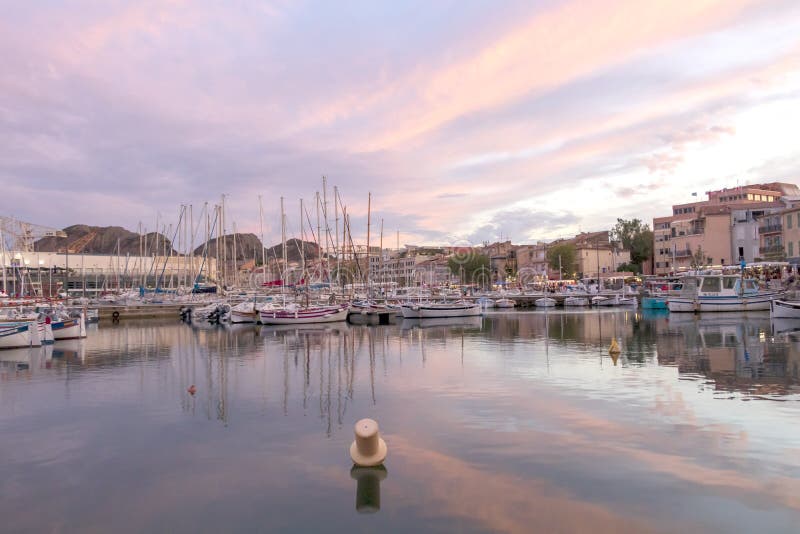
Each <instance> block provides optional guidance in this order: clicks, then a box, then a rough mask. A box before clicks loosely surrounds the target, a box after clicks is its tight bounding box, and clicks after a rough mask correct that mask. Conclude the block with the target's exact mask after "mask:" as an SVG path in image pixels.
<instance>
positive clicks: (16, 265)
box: [0, 250, 218, 296]
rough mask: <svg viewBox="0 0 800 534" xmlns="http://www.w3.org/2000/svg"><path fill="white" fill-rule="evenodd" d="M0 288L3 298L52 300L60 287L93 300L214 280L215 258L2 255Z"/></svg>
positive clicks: (12, 252) (62, 254) (215, 270)
mask: <svg viewBox="0 0 800 534" xmlns="http://www.w3.org/2000/svg"><path fill="white" fill-rule="evenodd" d="M0 266H2V273H0V284H2V289H3V290H4V291H5V292H6V293H8V294H12V295H13V294H25V295H33V294H37V295H47V296H54V295H55V294H56V293H58V292H60V291H62V288H63V286H64V283H66V284H67V288H68V290H69V292H70V293H71V294H80V295H86V296H94V295H96V294H98V293H102V292H104V291H111V290H116V289H123V288H131V287H133V288H138V287H139V286H141V285H142V284H144V285H145V286H146V287H155V286H156V285H158V286H159V287H163V288H177V287H179V286H184V287H188V286H191V285H193V284H194V281H195V279H196V278H197V275H198V274H199V273H200V269H201V266H202V273H203V277H204V278H205V279H208V280H216V279H217V274H218V273H217V262H216V259H215V258H205V259H203V258H202V257H199V256H166V257H165V256H144V257H143V256H121V255H116V254H64V253H61V252H17V251H5V250H4V251H3V252H2V253H1V254H0Z"/></svg>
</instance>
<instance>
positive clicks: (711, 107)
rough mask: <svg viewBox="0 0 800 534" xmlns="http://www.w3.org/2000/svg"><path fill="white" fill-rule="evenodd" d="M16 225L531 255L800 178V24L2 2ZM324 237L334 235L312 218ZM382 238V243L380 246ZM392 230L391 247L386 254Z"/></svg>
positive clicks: (718, 9)
mask: <svg viewBox="0 0 800 534" xmlns="http://www.w3.org/2000/svg"><path fill="white" fill-rule="evenodd" d="M0 4H3V16H2V17H0V53H2V58H3V66H2V69H0V137H1V138H2V140H3V142H2V143H0V182H1V183H2V193H0V198H1V199H2V202H1V203H0V213H2V214H3V215H10V216H14V217H18V218H20V219H23V220H26V221H30V222H35V223H38V224H43V225H48V226H54V227H59V228H61V227H65V226H68V225H71V224H78V223H83V224H91V225H99V226H105V225H112V224H114V225H121V226H124V227H126V228H128V229H130V230H136V229H137V227H138V224H139V222H140V221H141V223H142V224H143V225H144V226H145V227H147V228H148V229H149V230H152V229H154V226H155V222H156V217H157V216H158V217H159V220H161V221H163V220H166V221H168V223H169V222H174V221H175V220H176V219H177V213H178V211H179V209H180V205H182V204H193V205H194V206H195V210H196V211H199V209H200V207H201V206H202V204H203V203H204V202H206V201H207V202H210V203H217V202H219V201H220V197H221V195H222V194H225V195H226V204H227V207H228V221H229V224H228V230H229V231H231V230H232V224H233V222H234V221H235V222H236V225H237V229H238V230H239V231H252V232H254V233H258V226H259V224H258V219H259V217H258V212H259V206H258V195H262V197H263V204H264V212H265V224H266V226H267V234H268V236H267V239H266V241H267V242H268V244H271V243H273V242H275V241H277V240H278V239H279V237H280V219H279V215H278V213H279V197H281V196H284V197H285V198H286V205H287V212H288V217H289V224H290V226H291V228H290V234H291V233H293V232H296V230H297V228H298V226H299V221H298V219H299V199H300V198H301V197H302V198H305V199H306V200H307V201H308V202H311V201H312V200H313V196H314V192H315V191H318V190H320V188H321V177H322V176H323V175H325V176H327V178H328V183H329V184H330V185H331V186H332V185H337V186H338V187H339V189H340V191H341V193H342V196H343V199H344V201H345V203H346V204H347V205H348V210H349V211H350V213H351V214H352V224H353V232H354V234H358V235H362V234H364V233H366V209H367V192H368V191H371V192H372V194H373V200H372V208H373V209H372V216H373V221H374V222H375V224H376V225H379V224H380V220H381V219H384V227H385V232H386V234H387V236H388V235H390V236H391V238H389V237H387V239H388V240H390V244H391V245H392V246H393V245H394V238H395V232H396V231H397V230H398V229H399V230H400V232H401V243H404V244H410V243H417V244H421V243H442V244H445V243H447V244H466V243H479V242H482V241H494V240H497V239H499V238H500V237H501V235H502V236H503V238H511V239H512V240H513V241H514V242H515V243H526V242H534V241H536V240H538V239H553V238H556V237H560V236H569V235H574V234H575V233H577V232H579V231H592V230H600V229H606V228H609V227H610V226H612V225H613V224H614V222H615V220H616V218H617V217H622V218H632V217H638V218H641V219H644V220H645V221H647V222H649V223H651V222H652V217H654V216H659V215H666V214H669V213H670V208H669V206H670V205H671V204H674V203H677V202H683V201H690V200H691V199H692V197H691V193H692V192H698V194H699V195H700V196H701V197H702V195H703V192H705V191H708V190H710V189H716V188H721V187H725V186H735V185H737V184H738V185H741V184H747V183H756V182H761V181H789V182H794V183H797V182H798V179H799V178H800V141H799V140H800V2H798V1H797V0H775V1H771V0H759V1H747V0H720V1H714V0H693V1H691V2H678V1H675V0H671V1H659V0H648V1H641V0H620V1H610V0H608V1H606V0H596V1H585V0H581V1H573V2H569V1H564V2H559V1H554V0H548V1H536V2H534V1H531V0H525V1H503V2H493V1H488V0H482V1H470V0H459V1H449V0H437V1H434V2H430V1H425V2H421V1H404V2H377V1H375V2H373V1H366V0H364V1H361V2H347V1H342V2H323V1H319V2H302V1H295V2H290V1H282V0H278V1H272V2H270V1H255V0H254V1H245V0H231V1H226V2H219V1H211V0H208V1H206V0H192V1H180V0H170V1H166V0H165V1H145V0H143V1H137V2H122V1H116V0H103V1H100V0H97V1H93V2H92V1H81V0H77V1H69V0H65V1H36V2H11V1H6V0H0ZM312 216H313V215H312ZM376 228H377V226H376ZM376 231H377V230H373V236H375V235H376V234H375V232H376Z"/></svg>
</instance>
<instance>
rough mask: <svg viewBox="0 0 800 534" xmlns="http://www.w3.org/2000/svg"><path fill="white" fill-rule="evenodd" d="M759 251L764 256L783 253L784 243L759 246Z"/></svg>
mask: <svg viewBox="0 0 800 534" xmlns="http://www.w3.org/2000/svg"><path fill="white" fill-rule="evenodd" d="M758 253H759V254H761V255H762V256H775V255H779V254H783V245H769V246H766V247H758Z"/></svg>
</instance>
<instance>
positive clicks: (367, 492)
mask: <svg viewBox="0 0 800 534" xmlns="http://www.w3.org/2000/svg"><path fill="white" fill-rule="evenodd" d="M387 476H388V472H387V471H386V468H385V467H384V466H383V465H379V466H376V467H358V466H355V465H354V466H353V468H352V469H350V478H352V479H353V480H355V481H356V511H358V513H361V514H374V513H375V512H377V511H378V510H380V509H381V482H382V481H383V480H385V479H386V477H387Z"/></svg>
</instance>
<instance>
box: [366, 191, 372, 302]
mask: <svg viewBox="0 0 800 534" xmlns="http://www.w3.org/2000/svg"><path fill="white" fill-rule="evenodd" d="M371 208H372V193H367V275H366V280H367V298H369V297H370V287H369V274H370V270H371V269H370V252H371V251H370V248H369V226H370V220H371V213H372V211H371Z"/></svg>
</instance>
